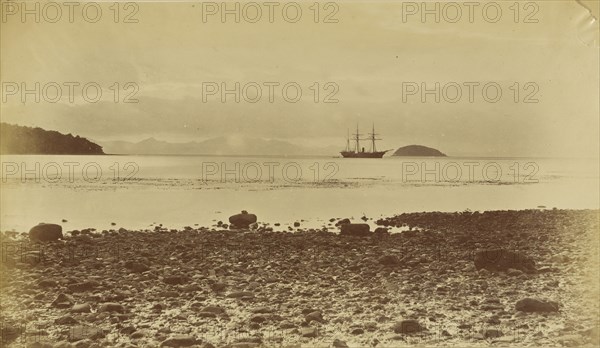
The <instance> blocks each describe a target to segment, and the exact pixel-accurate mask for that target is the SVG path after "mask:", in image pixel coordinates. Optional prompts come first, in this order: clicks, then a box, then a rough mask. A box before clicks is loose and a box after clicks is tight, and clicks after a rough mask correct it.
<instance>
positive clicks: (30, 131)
mask: <svg viewBox="0 0 600 348" xmlns="http://www.w3.org/2000/svg"><path fill="white" fill-rule="evenodd" d="M0 152H1V153H2V154H7V155H8V154H18V155H34V154H35V155H37V154H45V155H103V154H104V151H102V146H100V145H98V144H95V143H93V142H91V141H89V140H87V139H86V138H81V137H80V136H78V135H76V136H73V135H71V134H62V133H59V132H56V131H48V130H45V129H42V128H39V127H36V128H32V127H25V126H18V125H12V124H8V123H1V124H0Z"/></svg>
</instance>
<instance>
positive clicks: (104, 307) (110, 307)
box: [98, 302, 125, 313]
mask: <svg viewBox="0 0 600 348" xmlns="http://www.w3.org/2000/svg"><path fill="white" fill-rule="evenodd" d="M98 312H100V313H102V312H117V313H125V308H124V307H123V306H122V305H120V304H118V303H113V302H107V303H103V304H101V305H100V307H99V308H98Z"/></svg>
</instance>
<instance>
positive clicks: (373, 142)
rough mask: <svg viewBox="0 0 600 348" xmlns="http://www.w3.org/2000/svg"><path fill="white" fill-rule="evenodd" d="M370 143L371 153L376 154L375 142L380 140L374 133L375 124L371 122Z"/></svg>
mask: <svg viewBox="0 0 600 348" xmlns="http://www.w3.org/2000/svg"><path fill="white" fill-rule="evenodd" d="M370 136H371V137H370V138H371V142H372V146H373V147H372V152H377V147H376V146H375V140H381V138H377V137H376V136H377V134H376V133H375V123H374V122H373V131H372V132H371V134H370Z"/></svg>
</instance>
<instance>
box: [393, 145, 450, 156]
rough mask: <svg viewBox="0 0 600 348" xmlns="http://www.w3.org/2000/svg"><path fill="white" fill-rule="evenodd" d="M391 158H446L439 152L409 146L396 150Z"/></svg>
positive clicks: (427, 148) (428, 148)
mask: <svg viewBox="0 0 600 348" xmlns="http://www.w3.org/2000/svg"><path fill="white" fill-rule="evenodd" d="M392 156H414V157H446V155H445V154H444V153H442V152H440V151H439V150H436V149H433V148H431V147H427V146H423V145H409V146H404V147H401V148H399V149H398V150H396V152H394V154H393V155H392Z"/></svg>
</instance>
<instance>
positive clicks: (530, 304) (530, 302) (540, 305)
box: [515, 298, 558, 312]
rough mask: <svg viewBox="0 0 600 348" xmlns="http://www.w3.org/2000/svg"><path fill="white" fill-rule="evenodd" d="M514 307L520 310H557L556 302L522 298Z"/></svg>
mask: <svg viewBox="0 0 600 348" xmlns="http://www.w3.org/2000/svg"><path fill="white" fill-rule="evenodd" d="M515 309H516V310H518V311H521V312H558V303H557V302H551V301H542V300H537V299H534V298H524V299H522V300H519V301H518V302H517V304H516V305H515Z"/></svg>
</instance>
